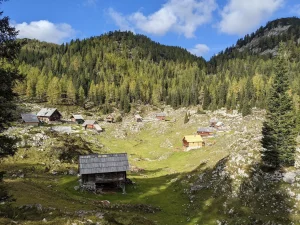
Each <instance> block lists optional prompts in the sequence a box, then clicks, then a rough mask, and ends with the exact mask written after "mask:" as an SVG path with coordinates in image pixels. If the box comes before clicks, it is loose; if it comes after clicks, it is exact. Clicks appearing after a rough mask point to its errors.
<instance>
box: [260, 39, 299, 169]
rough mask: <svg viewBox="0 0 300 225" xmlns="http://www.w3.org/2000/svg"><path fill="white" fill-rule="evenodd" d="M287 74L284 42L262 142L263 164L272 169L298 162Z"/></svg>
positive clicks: (268, 104) (278, 57) (278, 59)
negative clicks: (295, 155)
mask: <svg viewBox="0 0 300 225" xmlns="http://www.w3.org/2000/svg"><path fill="white" fill-rule="evenodd" d="M287 73H288V68H287V53H286V50H285V48H284V45H283V44H282V43H281V44H280V49H279V54H278V56H277V59H276V67H275V78H274V83H273V85H272V88H271V90H270V96H269V98H268V102H267V115H266V120H265V122H264V124H263V129H262V135H263V138H262V141H261V142H262V147H263V150H262V160H263V163H264V165H265V166H268V167H271V168H279V167H281V166H293V165H294V162H295V159H294V154H295V147H296V141H295V139H296V129H295V124H296V123H295V115H294V110H293V103H292V99H291V97H290V96H289V94H288V93H287V91H288V88H289V84H288V77H287Z"/></svg>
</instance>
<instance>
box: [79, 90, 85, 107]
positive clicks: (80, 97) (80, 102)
mask: <svg viewBox="0 0 300 225" xmlns="http://www.w3.org/2000/svg"><path fill="white" fill-rule="evenodd" d="M84 99H85V94H84V89H83V87H82V86H80V87H79V90H78V103H79V105H81V106H82V105H83V103H84Z"/></svg>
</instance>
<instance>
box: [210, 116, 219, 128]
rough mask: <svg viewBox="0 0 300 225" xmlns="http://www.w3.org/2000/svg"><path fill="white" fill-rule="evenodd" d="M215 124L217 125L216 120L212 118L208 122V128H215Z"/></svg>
mask: <svg viewBox="0 0 300 225" xmlns="http://www.w3.org/2000/svg"><path fill="white" fill-rule="evenodd" d="M217 123H218V119H217V118H212V119H210V121H209V126H210V127H215V126H216V124H217Z"/></svg>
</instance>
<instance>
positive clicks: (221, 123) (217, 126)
mask: <svg viewBox="0 0 300 225" xmlns="http://www.w3.org/2000/svg"><path fill="white" fill-rule="evenodd" d="M223 126H224V123H223V122H221V121H219V122H217V123H216V125H215V128H217V129H220V128H222V127H223Z"/></svg>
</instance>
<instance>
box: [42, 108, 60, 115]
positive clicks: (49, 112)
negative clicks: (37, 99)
mask: <svg viewBox="0 0 300 225" xmlns="http://www.w3.org/2000/svg"><path fill="white" fill-rule="evenodd" d="M55 111H57V112H58V110H57V109H56V108H42V109H41V110H40V111H39V112H38V113H37V116H45V117H49V116H52V114H53V113H54V112H55ZM58 113H59V114H60V112H58ZM60 115H61V114H60Z"/></svg>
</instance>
